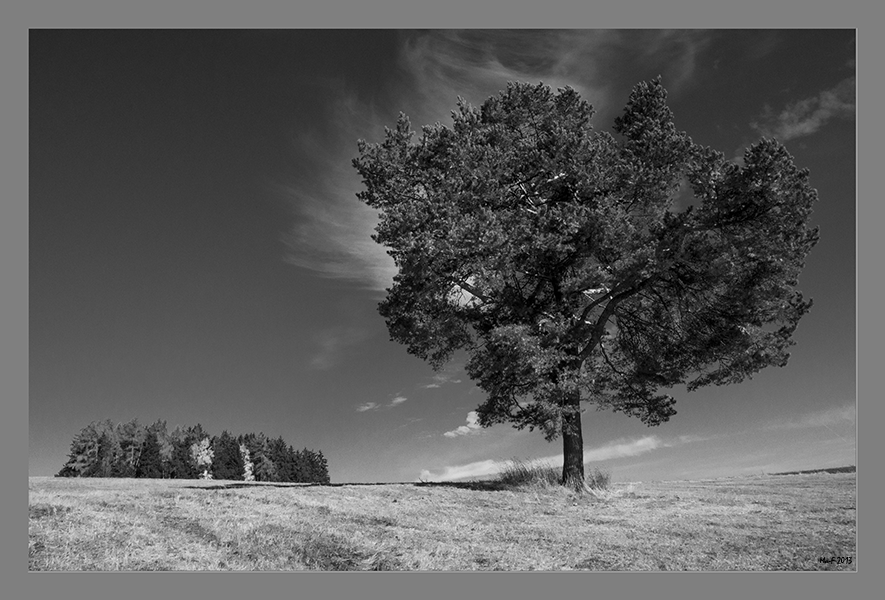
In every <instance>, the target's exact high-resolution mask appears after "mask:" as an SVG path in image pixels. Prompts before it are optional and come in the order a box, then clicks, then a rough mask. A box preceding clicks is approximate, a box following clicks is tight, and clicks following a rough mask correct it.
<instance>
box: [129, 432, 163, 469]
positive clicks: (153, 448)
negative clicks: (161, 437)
mask: <svg viewBox="0 0 885 600" xmlns="http://www.w3.org/2000/svg"><path fill="white" fill-rule="evenodd" d="M135 476H136V477H143V478H150V479H159V478H161V477H162V476H163V465H162V462H161V460H160V443H159V441H158V440H157V434H156V433H155V432H154V431H149V432H148V434H147V436H146V437H145V440H144V445H143V446H142V449H141V453H140V460H139V461H138V468H137V469H136V471H135Z"/></svg>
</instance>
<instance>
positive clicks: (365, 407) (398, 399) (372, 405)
mask: <svg viewBox="0 0 885 600" xmlns="http://www.w3.org/2000/svg"><path fill="white" fill-rule="evenodd" d="M407 400H408V398H406V397H405V396H395V397H394V398H393V399H392V400H391V401H390V402H389V403H387V404H385V405H383V406H382V405H381V404H378V403H377V402H364V403H363V404H360V405H359V406H357V407H356V410H357V412H366V411H369V410H381V409H388V408H395V407H397V406H399V405H400V404H402V403H403V402H406V401H407Z"/></svg>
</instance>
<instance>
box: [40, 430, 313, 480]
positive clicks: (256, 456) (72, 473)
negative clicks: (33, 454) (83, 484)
mask: <svg viewBox="0 0 885 600" xmlns="http://www.w3.org/2000/svg"><path fill="white" fill-rule="evenodd" d="M136 445H137V446H136ZM271 457H275V460H276V461H277V462H278V463H279V467H278V466H277V462H275V460H274V458H271ZM56 476H57V477H151V478H166V477H169V478H175V479H195V478H198V477H202V478H206V479H232V480H245V481H291V482H302V483H329V481H330V478H329V471H328V463H327V461H326V458H325V457H324V456H323V453H322V452H319V451H313V450H308V449H307V448H305V449H304V450H302V451H300V452H296V451H295V450H294V449H293V448H292V446H291V445H290V444H287V443H286V441H285V440H284V439H283V438H282V436H280V437H279V438H277V439H275V440H270V439H269V438H268V437H267V436H265V435H264V434H263V433H259V434H254V433H249V434H246V435H239V436H236V437H235V436H233V435H232V434H230V433H228V432H227V431H222V432H221V434H220V435H219V436H217V437H213V436H211V435H210V434H209V433H208V432H207V431H206V430H205V429H204V428H203V426H202V425H200V424H199V423H198V424H197V425H194V426H191V427H187V428H182V427H181V426H176V427H175V429H174V430H172V432H167V429H166V422H165V421H159V420H158V421H156V422H155V423H153V424H152V425H150V426H148V427H145V426H143V425H139V424H138V422H137V421H136V420H133V421H130V422H128V423H123V424H118V425H114V424H113V423H112V422H111V421H110V420H105V421H94V422H92V423H90V424H89V425H87V426H86V427H84V428H83V429H82V430H81V431H80V432H78V433H77V435H75V436H74V439H73V440H72V442H71V450H70V453H69V454H68V460H67V462H66V463H65V465H64V466H63V467H62V468H61V470H60V471H59V472H58V473H57V475H56Z"/></svg>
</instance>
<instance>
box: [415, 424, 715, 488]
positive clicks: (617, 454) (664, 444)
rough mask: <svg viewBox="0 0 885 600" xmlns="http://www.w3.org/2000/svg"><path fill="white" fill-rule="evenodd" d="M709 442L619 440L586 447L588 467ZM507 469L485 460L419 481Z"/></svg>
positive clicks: (543, 461) (425, 474) (556, 461)
mask: <svg viewBox="0 0 885 600" xmlns="http://www.w3.org/2000/svg"><path fill="white" fill-rule="evenodd" d="M706 439H709V438H705V437H700V436H680V437H679V438H676V439H673V440H669V441H665V440H662V439H661V438H659V437H658V436H656V435H649V436H645V437H642V438H639V439H637V440H632V441H617V442H613V443H611V444H608V445H606V446H602V447H600V448H592V449H588V448H585V449H584V464H587V463H593V462H601V461H606V460H614V459H618V458H629V457H631V456H639V455H641V454H647V453H649V452H652V451H654V450H658V449H660V448H670V447H673V446H679V445H682V444H689V443H693V442H700V441H704V440H706ZM562 459H563V457H562V454H555V455H553V456H545V457H543V458H536V459H533V460H530V461H527V463H528V465H529V466H532V467H535V466H542V465H561V464H562ZM503 466H504V465H503V464H502V463H501V462H500V461H495V460H481V461H478V462H472V463H468V464H466V465H458V466H447V467H444V468H443V469H442V471H441V472H439V473H434V472H432V471H430V470H428V469H424V470H423V471H421V474H420V475H419V477H418V479H419V480H420V481H455V480H458V479H465V478H468V477H487V476H490V475H495V474H497V473H499V472H500V471H501V469H502V468H503Z"/></svg>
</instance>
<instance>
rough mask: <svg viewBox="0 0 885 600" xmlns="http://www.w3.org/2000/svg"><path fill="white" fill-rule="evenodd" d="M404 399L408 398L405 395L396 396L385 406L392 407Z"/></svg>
mask: <svg viewBox="0 0 885 600" xmlns="http://www.w3.org/2000/svg"><path fill="white" fill-rule="evenodd" d="M406 400H408V398H406V397H405V396H397V397H396V398H394V399H393V400H391V401H390V404H388V405H387V406H388V407H390V408H393V407H394V406H399V405H400V404H402V403H403V402H405V401H406Z"/></svg>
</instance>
